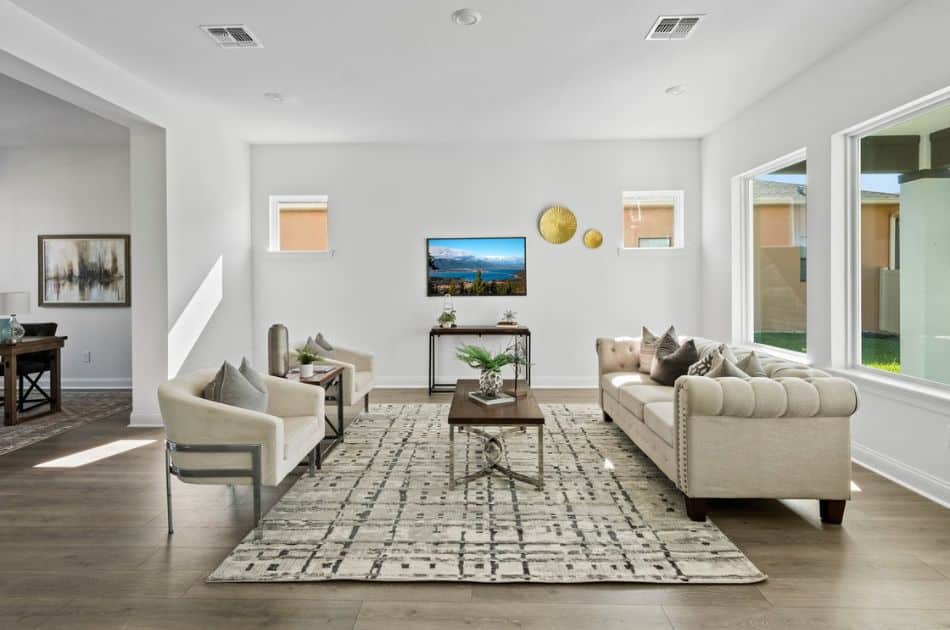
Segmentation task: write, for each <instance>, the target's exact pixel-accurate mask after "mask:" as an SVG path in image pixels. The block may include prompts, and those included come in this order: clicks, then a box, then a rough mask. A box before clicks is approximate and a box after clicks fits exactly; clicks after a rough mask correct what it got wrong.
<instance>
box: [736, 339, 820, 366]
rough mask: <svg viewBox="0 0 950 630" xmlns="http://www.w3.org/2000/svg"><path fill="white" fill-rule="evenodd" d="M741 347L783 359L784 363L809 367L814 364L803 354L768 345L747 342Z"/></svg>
mask: <svg viewBox="0 0 950 630" xmlns="http://www.w3.org/2000/svg"><path fill="white" fill-rule="evenodd" d="M741 345H742V346H743V347H746V348H750V349H752V350H755V351H756V352H761V353H763V354H768V355H771V356H773V357H776V358H778V359H784V360H785V361H792V362H794V363H802V364H804V365H807V366H809V367H813V366H814V364H815V362H814V361H812V360H811V358H810V357H809V356H808V355H807V354H805V353H804V352H796V351H794V350H786V349H785V348H779V347H778V346H768V345H765V344H764V343H755V342H748V343H744V344H741Z"/></svg>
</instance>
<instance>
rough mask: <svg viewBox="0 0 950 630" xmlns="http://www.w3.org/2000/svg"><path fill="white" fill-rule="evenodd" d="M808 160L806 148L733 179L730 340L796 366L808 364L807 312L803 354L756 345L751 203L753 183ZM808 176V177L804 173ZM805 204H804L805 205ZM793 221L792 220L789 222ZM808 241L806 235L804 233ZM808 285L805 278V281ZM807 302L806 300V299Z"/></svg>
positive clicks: (809, 360)
mask: <svg viewBox="0 0 950 630" xmlns="http://www.w3.org/2000/svg"><path fill="white" fill-rule="evenodd" d="M807 159H808V156H807V155H806V150H805V148H804V147H803V148H801V149H797V150H796V151H792V152H791V153H787V154H785V155H783V156H782V157H780V158H778V159H775V160H772V161H771V162H767V163H766V164H762V165H760V166H757V167H756V168H753V169H751V170H748V171H746V172H744V173H740V174H739V175H736V176H735V177H733V178H732V208H733V213H732V225H733V235H732V236H733V238H732V259H733V261H734V264H733V266H732V294H733V295H734V296H736V298H738V299H736V300H734V301H733V303H732V338H733V341H734V342H735V343H738V344H741V345H745V346H751V347H753V348H757V349H759V350H761V351H762V352H767V353H768V354H771V355H773V356H777V357H781V358H784V359H788V360H790V361H797V362H799V363H806V364H809V365H810V364H811V363H812V361H811V359H810V358H809V356H808V353H807V350H808V346H807V343H808V342H807V340H808V337H809V335H808V315H807V309H806V316H805V340H806V342H805V343H806V346H805V350H806V352H796V351H794V350H788V349H786V348H779V347H777V346H769V345H766V344H762V343H756V342H755V301H754V297H755V296H754V292H753V286H754V283H753V274H754V273H755V269H754V268H753V266H752V261H753V260H754V252H753V241H754V239H753V236H754V232H753V220H754V214H753V203H752V182H753V180H754V179H755V178H756V177H758V176H759V175H765V174H766V173H771V172H773V171H777V170H779V169H782V168H785V167H786V166H791V165H792V164H797V163H798V162H806V161H807ZM806 176H807V173H806ZM806 203H807V202H806ZM792 221H794V217H793V218H792ZM806 238H807V232H806ZM806 282H807V277H806ZM806 299H807V297H806Z"/></svg>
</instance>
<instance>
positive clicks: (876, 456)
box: [851, 442, 950, 508]
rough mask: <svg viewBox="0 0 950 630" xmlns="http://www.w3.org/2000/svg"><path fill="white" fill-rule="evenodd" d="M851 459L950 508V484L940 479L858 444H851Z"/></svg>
mask: <svg viewBox="0 0 950 630" xmlns="http://www.w3.org/2000/svg"><path fill="white" fill-rule="evenodd" d="M851 459H853V460H854V461H855V462H857V463H858V464H860V465H862V466H864V467H865V468H867V469H868V470H872V471H874V472H876V473H877V474H879V475H881V476H882V477H886V478H888V479H890V480H891V481H893V482H894V483H897V484H900V485H902V486H904V487H905V488H907V489H908V490H911V491H912V492H916V493H917V494H919V495H921V496H924V497H926V498H928V499H930V500H931V501H934V502H936V503H939V504H940V505H942V506H944V507H946V508H950V483H948V482H947V481H945V480H943V479H940V478H939V477H935V476H933V475H931V474H930V473H928V472H924V471H923V470H920V469H919V468H915V467H913V466H909V465H907V464H905V463H904V462H901V461H898V460H896V459H894V458H893V457H891V456H890V455H885V454H884V453H881V452H880V451H876V450H874V449H873V448H868V447H867V446H863V445H861V444H858V443H856V442H852V443H851Z"/></svg>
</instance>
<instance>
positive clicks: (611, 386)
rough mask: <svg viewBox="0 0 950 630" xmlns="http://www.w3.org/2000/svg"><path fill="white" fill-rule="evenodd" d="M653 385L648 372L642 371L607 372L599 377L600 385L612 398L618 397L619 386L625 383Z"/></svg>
mask: <svg viewBox="0 0 950 630" xmlns="http://www.w3.org/2000/svg"><path fill="white" fill-rule="evenodd" d="M640 384H646V385H654V384H655V383H654V381H653V380H652V379H651V378H650V375H649V374H643V373H642V372H607V373H606V374H604V375H603V376H601V377H600V386H601V388H602V389H604V391H606V392H607V393H608V394H610V396H611V397H613V398H614V399H619V397H620V388H621V387H624V386H626V385H640Z"/></svg>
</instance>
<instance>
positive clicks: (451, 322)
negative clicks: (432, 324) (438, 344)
mask: <svg viewBox="0 0 950 630" xmlns="http://www.w3.org/2000/svg"><path fill="white" fill-rule="evenodd" d="M438 322H439V326H441V327H442V328H452V327H454V326H455V309H454V308H453V309H450V310H447V311H442V312H441V313H440V314H439V319H438Z"/></svg>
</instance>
